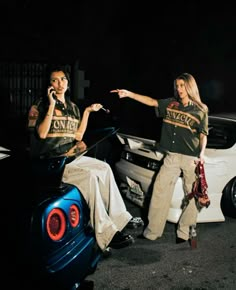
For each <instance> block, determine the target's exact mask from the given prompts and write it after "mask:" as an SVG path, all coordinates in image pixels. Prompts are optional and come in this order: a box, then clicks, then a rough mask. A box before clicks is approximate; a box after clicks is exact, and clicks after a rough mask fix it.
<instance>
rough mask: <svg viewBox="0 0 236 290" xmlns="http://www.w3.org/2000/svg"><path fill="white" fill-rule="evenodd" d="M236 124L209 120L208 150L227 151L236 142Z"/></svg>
mask: <svg viewBox="0 0 236 290" xmlns="http://www.w3.org/2000/svg"><path fill="white" fill-rule="evenodd" d="M235 127H236V124H235V123H233V122H227V121H225V120H211V119H209V135H208V138H207V148H215V149H227V148H230V147H232V146H233V145H234V144H235V142H236V133H235V132H236V128H235Z"/></svg>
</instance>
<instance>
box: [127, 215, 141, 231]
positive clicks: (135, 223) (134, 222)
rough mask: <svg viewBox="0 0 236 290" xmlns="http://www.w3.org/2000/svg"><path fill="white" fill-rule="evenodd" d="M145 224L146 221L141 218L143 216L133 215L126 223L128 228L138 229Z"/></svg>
mask: <svg viewBox="0 0 236 290" xmlns="http://www.w3.org/2000/svg"><path fill="white" fill-rule="evenodd" d="M143 225H144V222H143V220H142V219H141V217H133V218H132V219H131V220H130V221H129V222H128V224H127V225H126V228H128V229H137V228H139V227H142V226H143Z"/></svg>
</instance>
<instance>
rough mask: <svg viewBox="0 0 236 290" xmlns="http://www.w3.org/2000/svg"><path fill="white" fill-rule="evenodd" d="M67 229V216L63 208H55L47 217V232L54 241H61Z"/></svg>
mask: <svg viewBox="0 0 236 290" xmlns="http://www.w3.org/2000/svg"><path fill="white" fill-rule="evenodd" d="M65 230H66V218H65V215H64V213H63V211H62V210H60V209H58V208H54V209H53V210H52V211H51V212H50V213H49V215H48V217H47V233H48V235H49V237H50V238H51V239H52V240H53V241H59V240H60V239H61V238H62V237H63V235H64V233H65Z"/></svg>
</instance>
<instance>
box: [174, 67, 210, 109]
mask: <svg viewBox="0 0 236 290" xmlns="http://www.w3.org/2000/svg"><path fill="white" fill-rule="evenodd" d="M176 80H183V81H184V85H185V89H186V91H187V93H188V97H189V99H190V100H191V101H192V102H193V103H195V104H196V105H197V106H198V107H199V108H200V109H201V110H202V111H204V112H208V107H207V105H206V104H204V103H203V102H202V101H201V97H200V94H199V90H198V86H197V83H196V81H195V79H194V77H193V76H192V75H191V74H189V73H182V74H181V75H179V76H178V77H177V78H176V79H175V80H174V95H175V97H176V98H177V99H178V92H177V89H176Z"/></svg>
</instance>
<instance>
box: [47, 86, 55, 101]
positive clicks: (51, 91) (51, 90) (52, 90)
mask: <svg viewBox="0 0 236 290" xmlns="http://www.w3.org/2000/svg"><path fill="white" fill-rule="evenodd" d="M55 92H56V91H55V90H54V88H51V89H50V91H49V93H50V94H51V93H53V94H52V96H53V98H54V99H55V100H56V99H57V97H56V95H55Z"/></svg>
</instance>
